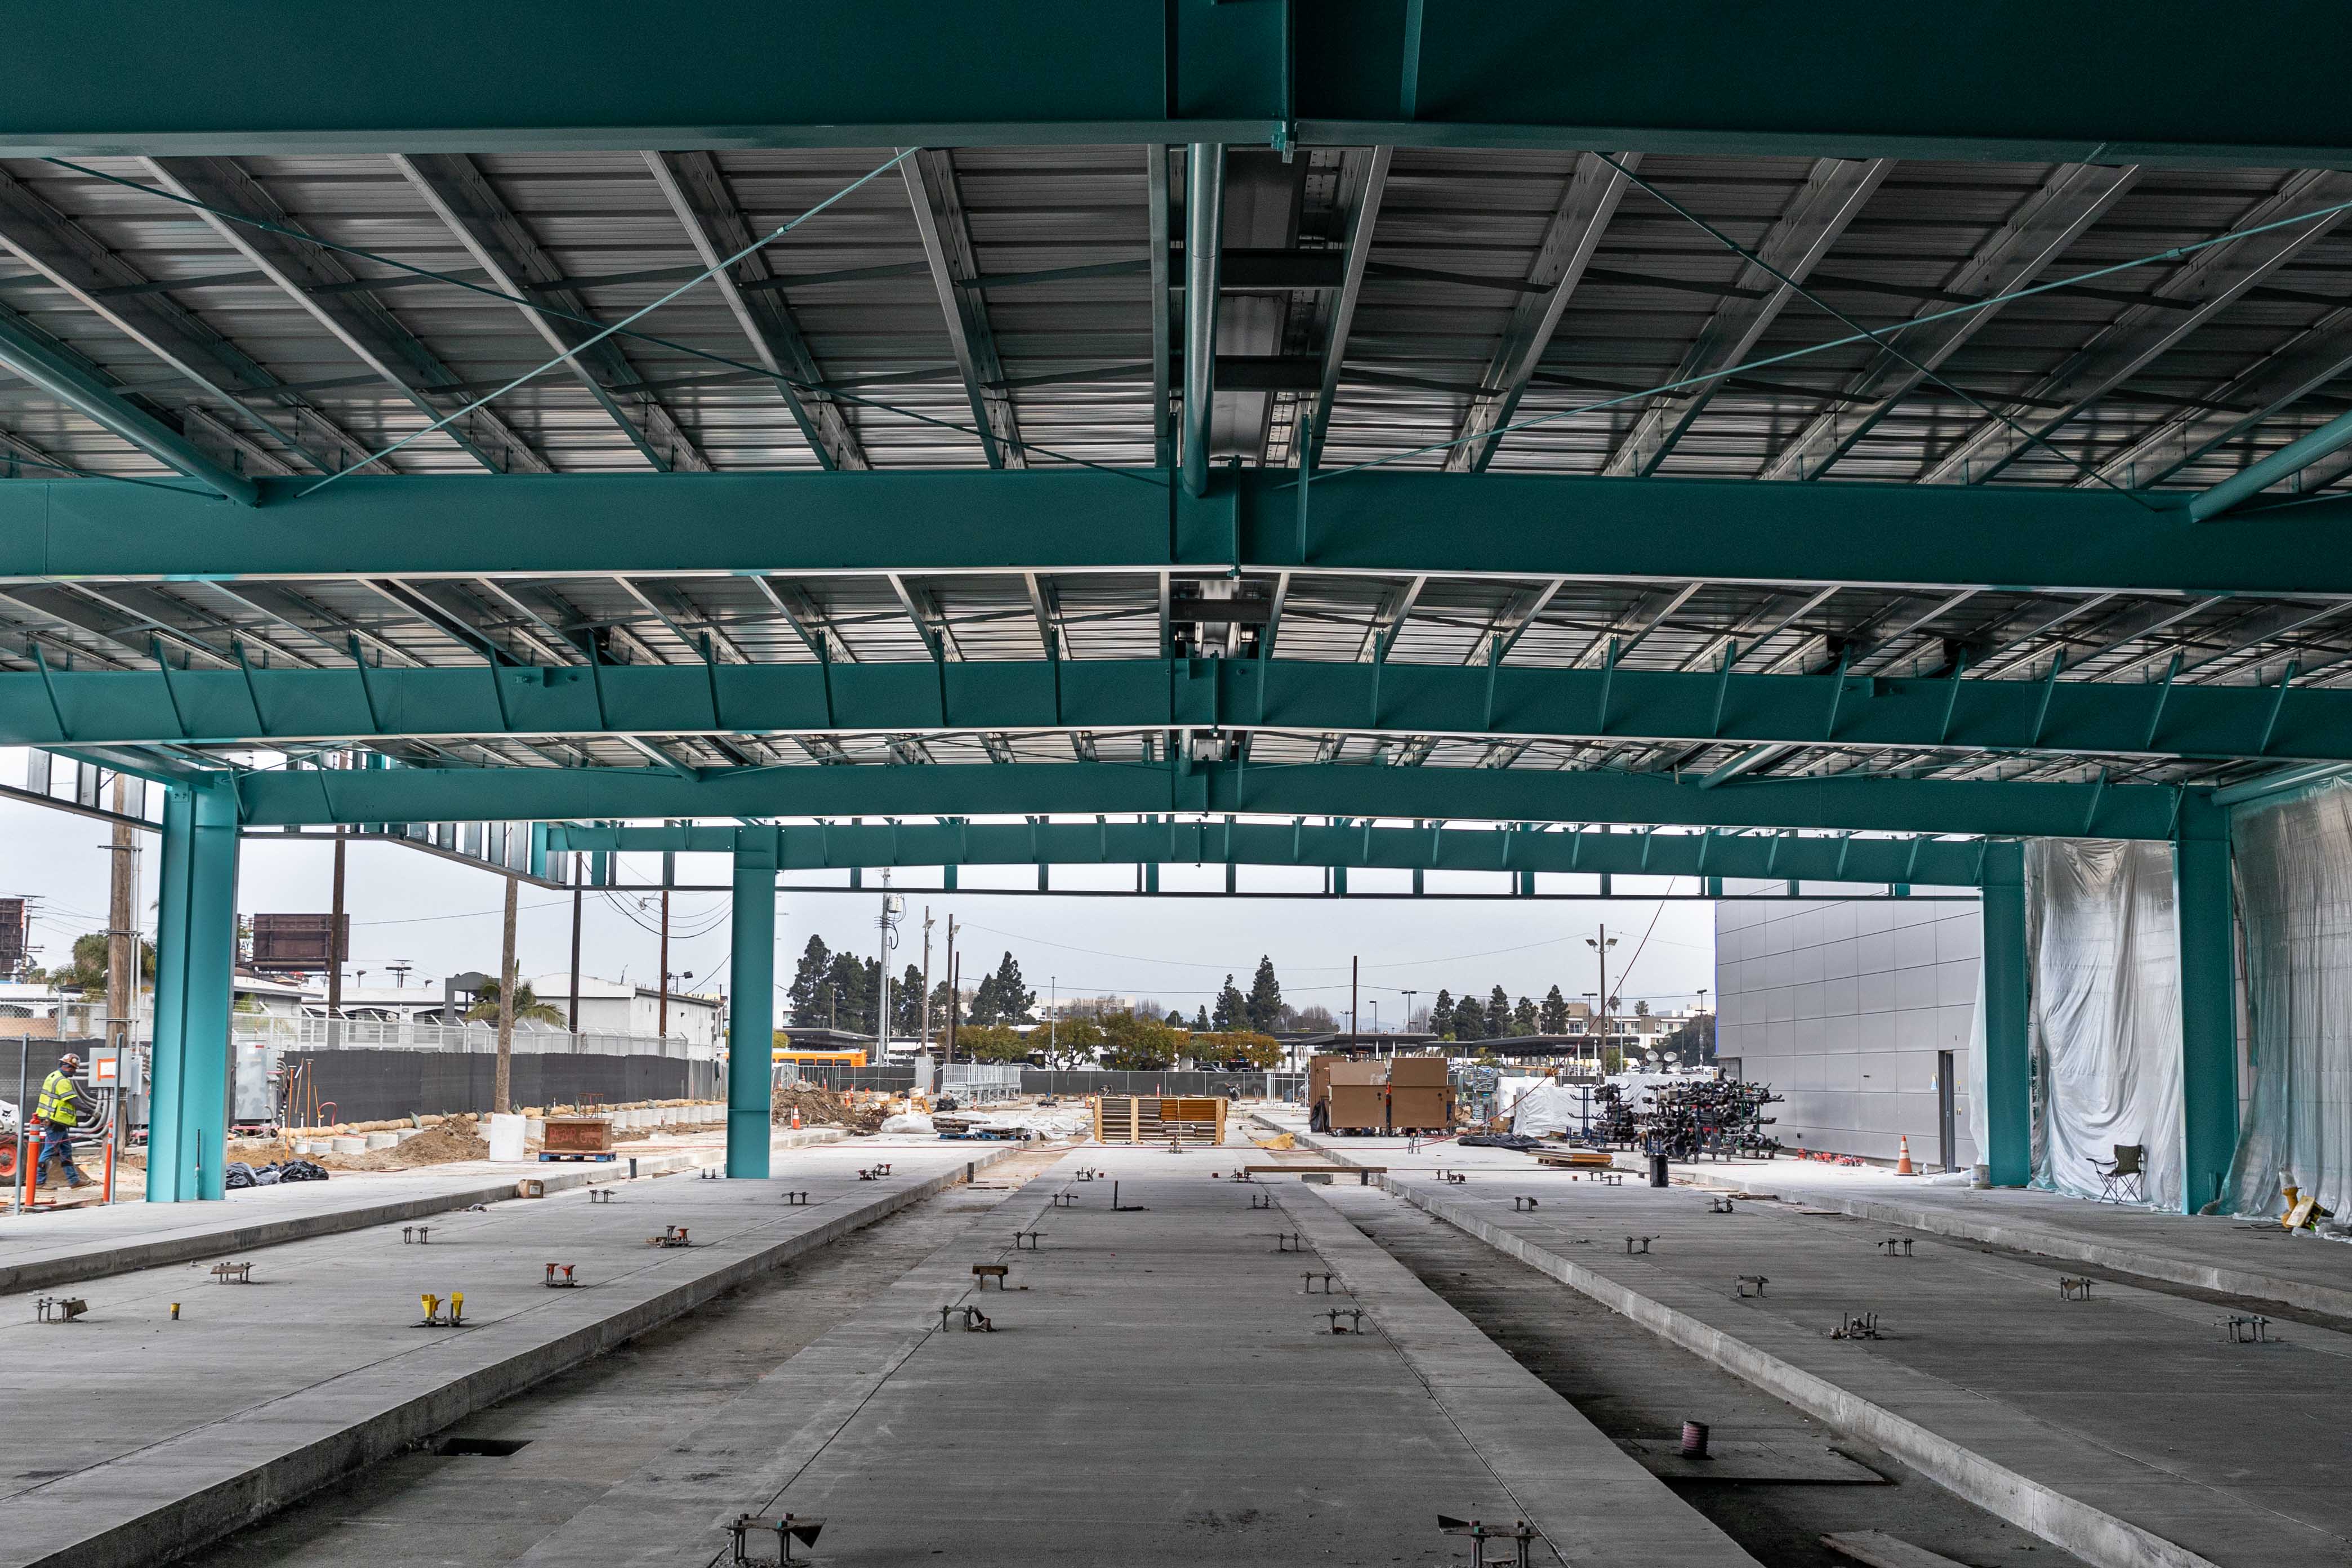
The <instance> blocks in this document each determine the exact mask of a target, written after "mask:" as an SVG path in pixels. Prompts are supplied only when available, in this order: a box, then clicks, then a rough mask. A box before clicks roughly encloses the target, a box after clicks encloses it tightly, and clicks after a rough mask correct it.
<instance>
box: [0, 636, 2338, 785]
mask: <svg viewBox="0 0 2352 1568" xmlns="http://www.w3.org/2000/svg"><path fill="white" fill-rule="evenodd" d="M600 686H601V690H600V689H599V687H600ZM1604 701H1605V702H1606V703H1607V705H1608V710H1607V713H1606V714H1605V716H1604V715H1603V713H1602V712H1601V704H1602V703H1603V702H1604ZM1832 710H1834V711H1835V712H1836V714H1837V716H1838V718H1837V735H1836V743H1837V744H1839V745H1842V746H1857V747H1874V746H1886V747H1923V748H1933V747H1953V748H1958V749H1962V750H1982V751H1987V752H2060V753H2081V752H2093V753H2098V754H2102V755H2112V756H2123V755H2147V756H2190V757H2212V758H2238V757H2271V758H2276V759H2279V760H2280V761H2282V762H2287V761H2294V762H2352V689H2327V688H2321V687H2257V686H2181V685H2178V684H2175V685H2170V686H2166V685H2162V684H2141V685H2121V684H2115V683H2110V682H2097V681H2074V682H2067V681H2062V682H2059V683H2057V684H2055V685H2051V684H2048V683H2046V682H2043V681H2038V680H1950V679H1902V678H1898V677H1893V676H1861V675H1851V674H1839V673H1835V672H1828V673H1822V674H1818V675H1761V674H1758V675H1741V674H1733V675H1730V676H1728V677H1726V676H1723V675H1721V674H1719V673H1709V672H1692V673H1687V674H1685V673H1681V672H1676V671H1670V670H1635V669H1627V668H1623V667H1622V665H1620V666H1617V667H1615V668H1613V669H1612V668H1599V669H1560V668H1537V667H1514V666H1509V665H1505V666H1502V667H1500V668H1496V669H1492V670H1489V669H1487V668H1483V667H1465V666H1459V665H1432V664H1404V663H1400V662H1398V661H1395V660H1393V659H1391V660H1389V661H1386V662H1385V663H1370V664H1339V663H1331V662H1317V661H1313V660H1305V659H1264V660H1260V659H1231V660H1228V659H1185V658H1178V659H1060V660H1055V659H1032V660H1025V661H1013V660H1003V661H988V662H981V661H974V662H949V663H942V664H934V663H931V662H929V661H924V662H922V663H913V662H906V661H901V662H897V663H888V664H882V663H864V664H854V665H853V664H838V665H830V666H828V665H820V664H815V663H807V664H789V665H787V664H760V665H750V664H714V665H702V664H696V665H676V666H665V665H604V666H600V667H598V668H589V667H586V666H581V665H564V666H546V667H541V666H534V665H516V666H502V667H499V668H497V669H495V670H491V671H488V672H487V673H486V672H485V670H484V669H483V668H480V667H475V668H369V669H367V670H366V671H365V673H364V678H362V673H361V672H360V671H358V670H355V669H285V668H271V669H257V668H236V669H226V670H223V669H211V670H204V669H189V670H180V669H173V670H171V671H169V672H168V673H166V672H164V671H163V670H161V669H156V670H122V671H102V670H71V671H67V670H54V669H53V670H46V671H19V672H12V673H0V745H33V746H48V745H61V744H78V745H163V744H182V743H192V742H193V743H200V744H201V743H220V742H332V741H345V740H384V739H393V738H411V739H426V740H430V739H442V738H453V737H467V736H485V735H513V736H524V737H530V736H543V735H556V736H579V735H592V734H606V735H614V734H618V735H636V736H641V737H652V736H665V735H685V734H713V735H727V734H736V735H783V734H816V733H856V732H869V733H870V732H877V731H887V732H889V733H892V734H905V735H929V734H939V733H953V732H957V731H1065V730H1068V731H1089V732H1101V731H1139V730H1162V729H1219V730H1231V731H1255V730H1261V729H1263V730H1276V731H1294V732H1308V733H1318V734H1322V733H1333V732H1364V733H1380V734H1394V735H1413V736H1424V735H1454V736H1470V737H1478V738H1490V737H1491V738H1496V739H1517V740H1544V739H1588V738H1597V737H1605V738H1607V739H1610V740H1639V741H1675V742H1693V743H1698V744H1705V743H1709V742H1725V743H1735V744H1750V745H1753V746H1755V747H1756V748H1757V749H1756V750H1755V751H1751V752H1745V753H1743V754H1742V756H1741V757H1740V758H1739V759H1738V761H1736V762H1734V763H1726V764H1725V765H1724V766H1723V767H1721V768H1718V769H1717V770H1716V771H1715V772H1714V773H1711V774H1709V775H1707V786H1708V787H1714V786H1716V785H1718V784H1727V783H1730V782H1731V781H1732V780H1733V779H1735V778H1737V777H1738V776H1739V775H1740V774H1742V773H1747V772H1748V770H1749V768H1750V767H1751V766H1752V765H1753V764H1754V763H1756V762H1758V761H1760V760H1769V757H1771V756H1774V755H1777V754H1780V752H1785V751H1787V750H1788V749H1789V748H1790V747H1792V746H1800V745H1819V744H1821V743H1822V740H1823V732H1822V714H1823V713H1825V712H1829V711H1832ZM2159 717H2160V718H2161V721H2162V722H2161V724H2160V725H2158V724H2157V723H2156V722H2155V721H2156V720H2158V718H2159Z"/></svg>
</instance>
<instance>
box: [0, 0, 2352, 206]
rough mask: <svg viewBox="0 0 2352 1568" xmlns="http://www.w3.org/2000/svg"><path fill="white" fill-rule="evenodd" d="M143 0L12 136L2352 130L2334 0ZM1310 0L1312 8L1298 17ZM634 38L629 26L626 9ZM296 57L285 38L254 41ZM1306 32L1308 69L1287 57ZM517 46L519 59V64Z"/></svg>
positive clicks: (472, 147)
mask: <svg viewBox="0 0 2352 1568" xmlns="http://www.w3.org/2000/svg"><path fill="white" fill-rule="evenodd" d="M152 19H153V18H152V11H151V10H150V9H149V8H147V7H144V6H142V5H137V4H134V3H133V0H88V3H85V4H81V5H61V6H51V7H46V8H39V9H37V10H34V11H33V12H31V13H30V14H28V15H27V16H24V17H23V18H21V19H20V20H18V21H17V22H16V24H15V25H13V26H12V28H11V35H10V39H9V45H10V53H11V58H14V59H16V61H18V63H19V69H18V71H17V72H16V79H15V80H13V81H12V82H11V84H10V91H9V94H8V96H7V98H6V100H5V102H0V157H30V156H38V155H41V154H44V153H58V152H70V153H90V154H128V153H226V154H232V155H242V154H259V155H271V156H277V155H295V154H302V153H414V152H423V151H450V152H468V153H508V152H531V151H540V152H548V151H564V152H574V151H583V150H604V151H615V152H625V153H631V154H633V155H634V154H635V153H636V152H637V151H638V150H640V149H643V148H646V147H660V148H665V149H670V150H687V149H710V150H724V149H734V148H743V147H774V146H830V147H859V148H871V147H882V146H910V145H918V144H919V145H927V146H950V145H969V144H985V145H1005V144H1014V143H1022V142H1059V143H1080V144H1087V145H1102V144H1106V143H1119V142H1126V143H1145V142H1160V143H1175V142H1199V141H1210V140H1213V141H1225V142H1256V143H1258V144H1260V145H1266V144H1276V145H1279V144H1281V143H1280V142H1277V140H1276V138H1277V136H1287V137H1288V138H1289V139H1291V140H1294V141H1300V142H1307V143H1347V144H1353V145H1370V144H1375V143H1396V144H1401V145H1407V146H1445V147H1459V146H1465V145H1468V146H1505V147H1544V148H1575V149H1582V148H1589V147H1610V148H1631V149H1633V150H1634V151H1637V152H1643V151H1646V152H1655V153H1695V154H1716V155H1720V154H1740V153H1746V154H1774V155H1785V156H1802V157H1812V156H1835V157H1848V158H1862V157H1872V156H1882V155H1885V156H1899V157H1906V158H1922V159H1954V158H1970V159H1985V158H1994V159H2000V160H2003V161H2010V162H2018V163H2061V162H2080V161H2087V160H2097V161H2101V162H2109V163H2151V162H2172V163H2189V164H2200V165H2212V164H2223V165H2235V166H2252V167H2260V168H2296V167H2305V166H2310V165H2315V164H2324V163H2336V162H2339V161H2343V160H2346V159H2347V158H2352V129H2347V125H2346V123H2345V121H2344V118H2343V116H2342V114H2341V112H2340V111H2339V102H2340V100H2339V96H2338V93H2337V89H2338V87H2339V86H2340V83H2339V81H2338V79H2337V76H2336V73H2335V71H2334V70H2333V69H2332V65H2333V63H2334V62H2336V61H2339V60H2341V59H2343V58H2345V57H2346V56H2347V54H2352V19H2347V17H2346V16H2345V15H2344V14H2343V11H2342V8H2341V7H2335V6H2329V5H2319V4H2308V5H2270V6H2253V7H2246V8H2243V14H2242V15H2233V16H2231V26H2226V27H2215V26H2210V22H2211V20H2212V12H2211V10H2210V7H2204V6H2200V5H2193V4H2191V3H2190V0H2137V3H2134V0H2076V3H2075V4H2074V5H2070V6H2068V7H2067V8H2066V10H2065V11H2064V12H2063V16H2061V17H2059V18H2058V22H2059V23H2060V25H2054V26H2053V14H2052V13H2051V11H2050V10H2049V8H2048V7H2047V6H2046V5H2035V4H2032V0H1985V3H1983V4H1979V5H1975V6H1972V7H1971V8H1970V9H1969V13H1968V26H1967V34H1966V37H1965V38H1964V39H1956V37H1954V35H1953V33H1952V32H1951V31H1950V29H1949V28H1948V26H1943V25H1941V22H1942V18H1940V17H1938V16H1937V15H1935V14H1933V13H1932V12H1927V11H1923V10H1921V9H1919V8H1917V7H1912V6H1887V5H1869V4H1865V3H1862V0H1825V3H1822V4H1816V5H1811V6H1808V7H1805V8H1803V9H1801V10H1799V11H1793V12H1792V11H1791V10H1790V9H1789V8H1788V7H1784V6H1744V5H1700V6H1664V7H1653V8H1650V9H1648V10H1645V11H1643V12H1641V13H1640V14H1639V15H1637V16H1627V15H1625V14H1623V13H1622V12H1619V11H1616V10H1614V9H1612V8H1610V7H1605V6H1598V7H1597V6H1590V5H1530V6H1520V7H1516V8H1513V9H1511V10H1510V11H1509V12H1508V13H1507V14H1506V15H1504V16H1496V13H1495V11H1494V9H1493V8H1492V7H1488V6H1479V5H1425V4H1423V3H1422V0H1295V4H1284V5H1270V4H1269V5H1220V4H1216V3H1215V0H1095V3H1094V4H1092V5H1088V6H1087V9H1086V15H1085V20H1084V24H1083V26H1073V25H1072V24H1071V21H1070V18H1069V16H1067V14H1066V13H1065V12H1064V11H1062V10H1061V9H1060V8H1057V7H1053V6H1038V5H1033V4H1027V3H1024V0H954V3H953V4H948V3H945V0H867V3H866V4H865V5H858V6H856V7H854V8H836V9H834V10H831V11H815V12H810V13H808V14H807V15H805V16H796V17H795V29H796V30H795V36H794V46H793V47H792V48H790V49H787V50H774V49H762V48H757V47H749V45H750V44H751V42H752V41H753V40H755V39H756V38H757V37H758V26H757V21H756V17H755V16H754V15H753V14H751V13H747V12H745V11H742V10H740V9H736V8H729V7H723V6H710V7H673V8H671V9H669V10H667V11H665V12H664V13H663V15H662V16H661V20H660V26H650V27H649V26H645V25H644V24H645V20H646V14H645V12H644V11H643V9H642V8H641V7H636V6H632V5H626V4H624V3H622V0H562V3H561V4H559V3H557V0H516V3H510V4H508V5H495V6H483V5H464V4H460V3H459V0H415V3H413V4H411V5H406V6H404V7H403V9H402V11H401V13H400V23H399V26H394V27H387V26H383V25H382V18H381V16H377V15H375V14H372V13H370V12H369V11H367V10H366V9H365V8H355V9H345V10H340V11H326V12H322V11H321V9H320V8H319V7H317V6H311V5H298V4H296V3H295V0H256V3H253V4H248V5H241V6H239V7H238V8H237V9H236V13H235V14H234V16H232V17H230V18H229V19H228V20H227V22H226V25H223V26H216V27H205V28H200V29H194V28H192V29H169V28H166V29H157V28H154V27H152V26H149V24H150V23H152ZM1286 29H1287V31H1288V32H1289V35H1290V43H1289V47H1286V37H1285V33H1286ZM615 39H625V40H626V47H619V48H616V47H614V40H615ZM256 60H268V62H270V65H271V69H269V70H268V71H267V72H256V71H255V70H254V69H253V63H254V62H255V61H256ZM1294 61H1295V70H1294V69H1290V67H1291V65H1292V62H1294ZM492 62H494V64H492Z"/></svg>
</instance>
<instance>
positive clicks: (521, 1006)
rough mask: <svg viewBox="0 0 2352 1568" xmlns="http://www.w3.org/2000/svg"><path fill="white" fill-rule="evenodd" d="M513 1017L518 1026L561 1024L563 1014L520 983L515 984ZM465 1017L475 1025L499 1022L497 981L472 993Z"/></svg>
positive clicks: (486, 984) (492, 981)
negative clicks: (526, 1024) (472, 997)
mask: <svg viewBox="0 0 2352 1568" xmlns="http://www.w3.org/2000/svg"><path fill="white" fill-rule="evenodd" d="M466 1016H467V1018H468V1019H470V1020H472V1021H473V1022H475V1023H477V1024H495V1023H497V1022H498V1021H499V983H498V982H497V981H495V980H485V981H483V982H482V984H481V989H479V990H478V991H476V992H475V993H474V1005H472V1006H470V1007H468V1008H467V1009H466ZM514 1016H515V1022H516V1023H518V1024H523V1023H530V1024H561V1023H562V1022H563V1012H562V1009H561V1008H559V1007H556V1006H554V1005H551V1004H549V1003H546V1002H542V1001H541V1000H540V999H539V996H538V994H536V993H535V992H533V991H532V990H531V988H530V986H529V985H527V984H521V983H517V984H516V985H515V998H514Z"/></svg>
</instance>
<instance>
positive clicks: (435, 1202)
mask: <svg viewBox="0 0 2352 1568" xmlns="http://www.w3.org/2000/svg"><path fill="white" fill-rule="evenodd" d="M804 1131H805V1130H804ZM787 1136H795V1137H800V1138H801V1141H800V1142H792V1143H787V1144H785V1145H784V1146H785V1147H786V1148H791V1149H803V1148H807V1147H809V1146H810V1145H812V1144H817V1143H833V1142H839V1141H840V1140H841V1139H842V1138H843V1137H845V1134H844V1133H842V1132H840V1131H835V1130H833V1129H819V1130H816V1135H815V1136H813V1137H810V1136H805V1135H804V1134H788V1135H787ZM724 1157H725V1156H724V1153H723V1152H716V1151H714V1155H713V1157H712V1158H709V1159H705V1158H703V1157H702V1156H701V1155H700V1154H698V1153H689V1154H657V1155H653V1156H651V1157H641V1158H640V1159H639V1160H638V1162H637V1173H638V1174H639V1175H641V1176H667V1175H671V1174H674V1173H677V1172H679V1171H691V1170H695V1169H698V1168H699V1167H700V1166H703V1165H707V1164H717V1163H719V1161H720V1160H722V1159H724ZM626 1158H627V1156H625V1155H624V1156H623V1157H622V1160H619V1161H615V1162H614V1163H613V1164H610V1165H593V1164H556V1165H542V1166H540V1167H539V1168H538V1169H536V1170H533V1171H531V1172H530V1173H528V1174H530V1175H531V1176H533V1177H536V1178H537V1179H538V1180H541V1181H543V1182H545V1183H546V1184H547V1190H548V1192H549V1194H556V1193H563V1192H570V1191H571V1190H572V1189H573V1188H575V1187H586V1186H594V1185H598V1184H600V1183H601V1182H608V1181H615V1180H619V1179H620V1178H619V1177H617V1176H616V1175H615V1174H614V1172H615V1171H616V1170H625V1169H626V1166H625V1164H624V1163H623V1161H625V1160H626ZM521 1179H522V1178H521V1177H520V1176H517V1177H511V1178H509V1179H506V1180H503V1181H499V1182H493V1183H488V1184H484V1185H482V1186H478V1187H467V1188H466V1189H464V1190H463V1191H460V1192H451V1193H441V1194H435V1195H433V1196H431V1197H421V1198H402V1199H399V1200H397V1201H395V1202H389V1203H382V1204H373V1205H369V1206H367V1207H365V1208H353V1209H335V1210H330V1211H327V1212H323V1213H319V1214H309V1215H287V1216H284V1217H281V1218H278V1219H270V1220H262V1221H257V1222H256V1223H254V1224H252V1225H248V1226H239V1227H238V1228H236V1229H234V1230H215V1231H204V1232H192V1233H190V1234H189V1235H187V1236H184V1237H169V1238H167V1239H164V1240H161V1241H144V1242H133V1243H131V1244H129V1245H126V1246H123V1247H107V1248H102V1249H100V1250H97V1251H93V1252H85V1253H78V1254H75V1255H73V1256H70V1257H65V1258H36V1259H35V1260H33V1261H32V1262H30V1263H20V1264H16V1265H13V1266H10V1267H6V1268H0V1296H5V1295H9V1294H12V1293H14V1292H16V1291H18V1290H45V1289H48V1288H50V1287H51V1286H54V1285H72V1284H76V1283H79V1281H81V1280H85V1279H106V1278H108V1277H109V1276H110V1275H115V1274H129V1273H131V1272H133V1271H134V1270H137V1269H141V1268H160V1267H162V1266H163V1265H164V1264H168V1263H189V1262H193V1261H194V1260H196V1259H198V1258H210V1257H213V1256H214V1255H215V1254H217V1253H224V1252H242V1251H245V1250H247V1249H248V1248H252V1247H276V1246H278V1244H280V1243H281V1242H289V1241H308V1240H310V1238H311V1237H320V1236H336V1235H339V1234H341V1232H344V1231H347V1230H365V1229H366V1228H367V1227H368V1226H372V1225H390V1224H396V1223H398V1222H399V1221H401V1220H404V1219H422V1218H424V1217H425V1215H436V1214H446V1213H448V1212H449V1211H450V1210H451V1209H461V1208H467V1207H469V1206H470V1205H474V1204H487V1203H499V1202H501V1201H503V1200H505V1199H508V1198H511V1197H513V1196H514V1194H515V1182H516V1181H519V1180H521Z"/></svg>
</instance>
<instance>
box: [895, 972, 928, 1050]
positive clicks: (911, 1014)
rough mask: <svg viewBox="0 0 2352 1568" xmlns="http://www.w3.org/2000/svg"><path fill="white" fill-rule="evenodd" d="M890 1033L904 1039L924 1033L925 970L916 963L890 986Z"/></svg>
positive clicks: (919, 1036) (910, 1038)
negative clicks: (896, 982)
mask: <svg viewBox="0 0 2352 1568" xmlns="http://www.w3.org/2000/svg"><path fill="white" fill-rule="evenodd" d="M890 1033H891V1034H892V1035H894V1036H896V1037H898V1038H899V1039H902V1040H916V1039H920V1038H922V1035H923V972H922V970H921V969H919V968H918V967H917V966H916V965H914V964H911V963H910V964H908V965H907V973H905V974H904V975H903V976H901V977H900V979H899V981H898V984H896V985H894V986H892V987H891V988H890Z"/></svg>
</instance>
